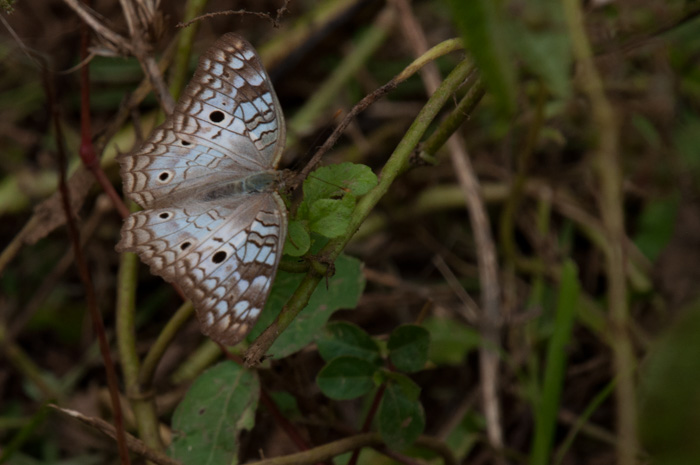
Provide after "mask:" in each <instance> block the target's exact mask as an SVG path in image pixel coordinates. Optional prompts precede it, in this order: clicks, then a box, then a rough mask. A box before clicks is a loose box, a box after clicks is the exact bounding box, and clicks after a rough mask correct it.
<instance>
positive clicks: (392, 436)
mask: <svg viewBox="0 0 700 465" xmlns="http://www.w3.org/2000/svg"><path fill="white" fill-rule="evenodd" d="M377 424H378V426H379V434H381V435H382V439H383V440H384V443H385V444H386V445H387V446H388V447H389V448H391V449H394V450H403V449H405V448H407V447H408V446H410V445H411V444H412V443H413V441H415V440H416V438H417V437H418V436H419V435H420V434H421V433H422V432H423V429H425V412H424V411H423V406H422V405H421V404H420V402H419V401H418V400H413V399H410V398H409V397H407V396H406V395H405V393H404V390H403V388H402V387H401V386H400V385H399V384H396V383H389V384H388V385H387V387H386V390H385V391H384V395H383V396H382V401H381V403H380V404H379V410H378V412H377Z"/></svg>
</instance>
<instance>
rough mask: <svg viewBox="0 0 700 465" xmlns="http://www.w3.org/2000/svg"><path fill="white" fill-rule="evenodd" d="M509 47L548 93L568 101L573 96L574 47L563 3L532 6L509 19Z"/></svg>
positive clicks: (544, 1)
mask: <svg viewBox="0 0 700 465" xmlns="http://www.w3.org/2000/svg"><path fill="white" fill-rule="evenodd" d="M508 19H509V21H507V24H508V25H507V27H506V30H507V33H508V38H509V43H510V44H511V46H512V48H513V50H514V52H515V53H516V54H517V56H518V58H520V59H521V60H522V61H523V63H524V65H525V67H526V68H527V70H528V71H529V72H530V73H532V74H534V75H535V76H538V77H539V78H540V79H541V80H542V82H544V84H545V85H546V86H547V89H548V90H549V91H550V92H551V93H552V94H554V95H556V96H557V97H559V98H561V99H565V98H567V97H568V96H569V94H570V93H571V77H570V68H571V60H572V58H571V45H570V44H569V35H568V32H567V29H566V22H565V20H564V11H563V8H562V6H561V2H560V1H559V0H540V1H535V2H532V3H530V4H529V5H528V8H525V9H524V10H523V12H522V14H519V15H516V16H515V17H509V18H508Z"/></svg>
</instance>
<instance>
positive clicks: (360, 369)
mask: <svg viewBox="0 0 700 465" xmlns="http://www.w3.org/2000/svg"><path fill="white" fill-rule="evenodd" d="M376 369H377V367H376V366H375V365H374V364H373V363H370V362H368V361H367V360H363V359H361V358H357V357H349V356H344V357H338V358H335V359H333V360H331V361H330V362H328V364H327V365H326V366H325V367H323V368H322V369H321V371H319V373H318V376H317V377H316V383H317V384H318V387H319V388H321V392H323V393H324V394H325V395H326V396H328V397H330V398H331V399H336V400H347V399H355V398H356V397H360V396H361V395H363V394H367V393H368V392H369V391H371V390H372V388H373V387H374V380H373V375H374V371H375V370H376Z"/></svg>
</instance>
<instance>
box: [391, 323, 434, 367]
mask: <svg viewBox="0 0 700 465" xmlns="http://www.w3.org/2000/svg"><path fill="white" fill-rule="evenodd" d="M429 347H430V333H428V330H426V329H425V328H422V327H420V326H416V325H403V326H399V327H398V328H396V329H395V330H394V331H392V333H391V335H390V336H389V343H388V344H387V348H388V349H389V359H390V360H391V363H393V364H394V366H395V367H396V369H397V370H399V371H404V372H407V373H413V372H414V371H419V370H422V369H423V367H424V366H425V362H427V361H428V348H429Z"/></svg>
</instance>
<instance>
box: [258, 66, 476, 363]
mask: <svg viewBox="0 0 700 465" xmlns="http://www.w3.org/2000/svg"><path fill="white" fill-rule="evenodd" d="M470 70H471V65H470V63H469V62H468V61H466V60H465V61H462V62H461V63H459V64H458V65H457V66H456V67H455V69H454V70H452V72H451V73H450V74H449V76H447V78H445V80H444V81H443V82H442V84H441V85H440V87H439V88H438V89H437V91H436V92H435V93H434V94H433V96H432V97H430V99H429V100H428V102H427V103H426V104H425V106H424V107H423V109H422V110H421V111H420V113H419V114H418V116H417V117H416V119H415V121H414V122H413V124H412V125H411V127H410V128H409V129H408V131H407V132H406V134H405V135H404V137H403V139H402V140H401V142H399V145H398V146H397V147H396V149H395V150H394V153H392V154H391V156H390V157H389V160H388V161H387V163H386V165H384V168H383V169H382V173H381V176H380V177H379V183H378V184H377V186H375V187H374V189H372V190H371V191H370V192H368V193H367V194H366V195H365V196H363V197H362V198H361V199H360V200H359V201H358V203H357V206H356V207H355V210H354V211H353V214H352V216H351V217H350V221H349V225H348V229H347V232H346V234H345V235H344V236H342V237H340V238H337V239H333V240H331V241H330V242H328V244H326V246H325V247H324V248H323V249H322V250H321V251H320V252H319V254H318V255H317V256H318V257H319V262H320V263H325V264H328V263H333V262H334V261H335V259H336V258H337V257H338V256H339V255H340V253H341V252H342V251H343V249H344V248H345V246H346V245H347V243H348V242H349V241H350V239H351V238H352V236H353V235H354V234H355V232H356V231H357V230H358V229H359V227H360V225H361V224H362V222H363V221H364V220H365V218H367V216H368V215H369V214H370V212H371V211H372V209H373V208H374V206H375V205H376V204H377V203H378V202H379V201H380V200H381V198H382V197H383V196H384V195H385V194H386V193H387V191H388V190H389V187H390V186H391V184H392V182H393V181H394V180H395V179H396V178H397V177H398V176H399V175H400V174H401V173H402V172H403V171H404V170H405V169H406V168H407V167H408V161H409V159H410V157H411V155H412V154H413V150H414V149H415V147H416V146H417V145H418V142H419V141H420V139H421V137H423V135H424V134H425V131H426V130H427V129H428V126H429V125H430V123H431V122H432V121H433V120H434V119H435V117H436V116H437V114H438V112H439V111H440V110H441V109H442V107H443V106H444V105H445V103H446V102H447V100H448V99H449V98H450V97H451V96H452V95H453V93H454V92H455V90H456V89H457V88H458V87H459V85H460V84H461V83H462V82H463V81H464V80H465V79H466V78H467V75H468V74H469V71H470ZM321 279H322V276H321V275H319V274H318V273H317V272H316V271H314V269H313V267H312V269H310V270H309V272H307V274H306V276H305V277H304V279H303V281H302V283H301V284H300V285H299V287H298V288H297V290H296V291H295V292H294V294H293V295H292V297H291V298H290V299H289V301H288V302H287V305H285V306H284V308H283V309H282V311H281V313H280V315H279V316H278V317H277V319H276V320H275V321H274V322H273V323H272V324H271V325H270V326H269V327H268V328H267V329H266V330H265V331H264V332H263V333H262V334H261V335H260V336H259V337H258V338H257V339H256V340H255V342H254V343H253V344H252V345H251V347H250V348H249V349H248V351H247V352H246V355H245V360H246V364H247V365H254V364H256V363H258V361H259V360H261V359H262V357H263V356H264V355H265V353H266V352H267V350H268V349H269V348H270V346H272V343H273V342H274V340H275V339H276V338H277V336H278V335H279V334H280V333H281V332H282V331H284V330H285V329H286V328H287V327H288V326H289V324H290V323H291V322H292V320H293V319H294V318H295V317H296V316H297V315H298V314H299V312H301V311H302V310H303V309H304V307H306V304H307V302H308V299H309V297H310V296H311V294H312V293H313V291H314V289H316V286H317V285H318V283H319V282H320V281H321Z"/></svg>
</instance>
